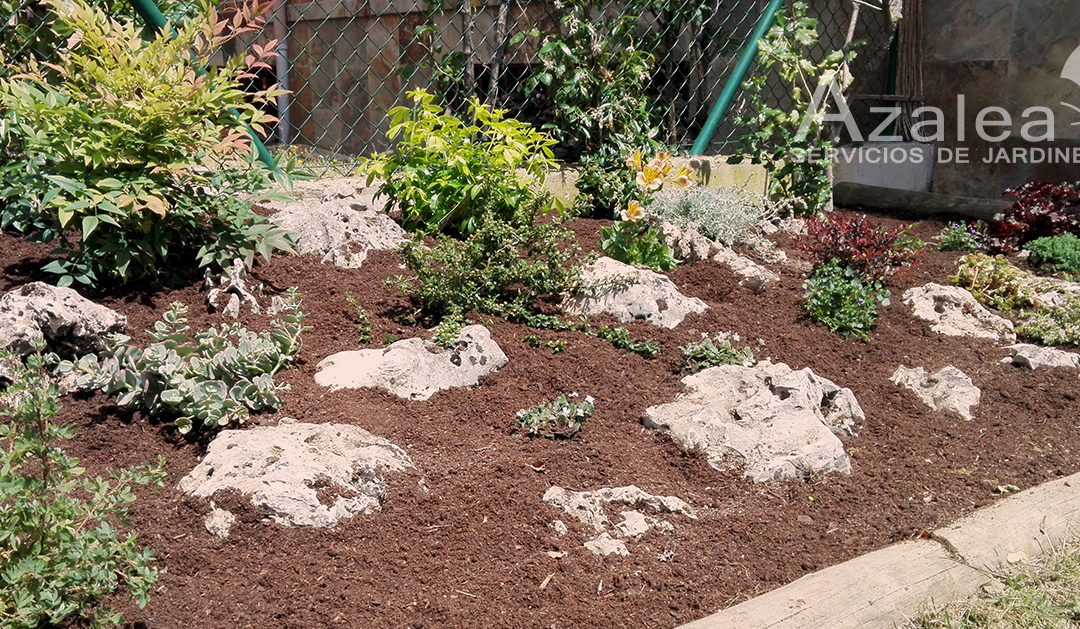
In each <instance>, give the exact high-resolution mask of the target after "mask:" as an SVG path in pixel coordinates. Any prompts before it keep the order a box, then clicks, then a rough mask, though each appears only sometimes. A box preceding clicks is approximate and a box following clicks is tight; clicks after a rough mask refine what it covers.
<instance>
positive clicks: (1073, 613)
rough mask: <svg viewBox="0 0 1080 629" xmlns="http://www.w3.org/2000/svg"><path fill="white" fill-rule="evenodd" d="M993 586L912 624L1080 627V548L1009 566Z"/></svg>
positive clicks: (932, 627)
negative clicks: (1079, 624) (974, 596)
mask: <svg viewBox="0 0 1080 629" xmlns="http://www.w3.org/2000/svg"><path fill="white" fill-rule="evenodd" d="M994 578H995V581H994V582H993V583H992V585H991V587H989V588H984V593H983V594H981V595H979V596H978V597H976V598H972V599H970V600H968V601H962V602H958V603H953V604H950V605H947V606H945V607H943V608H941V609H937V610H935V611H934V612H933V613H932V614H927V615H925V616H923V617H921V618H919V619H918V620H916V621H914V622H912V623H911V624H910V625H909V627H917V628H919V629H940V628H947V629H976V628H978V629H985V628H988V627H993V628H996V629H1014V628H1015V629H1021V628H1025V629H1026V628H1030V627H1040V628H1042V627H1046V628H1050V627H1062V628H1064V627H1076V626H1077V625H1078V623H1080V546H1075V545H1074V546H1069V547H1067V548H1065V549H1062V550H1061V551H1058V552H1056V553H1053V554H1051V555H1050V556H1048V557H1046V558H1044V559H1042V560H1040V561H1034V562H1025V563H1022V564H1017V565H1013V566H1009V567H1008V568H1006V569H1004V570H1003V571H1002V572H1001V573H999V574H996V575H994Z"/></svg>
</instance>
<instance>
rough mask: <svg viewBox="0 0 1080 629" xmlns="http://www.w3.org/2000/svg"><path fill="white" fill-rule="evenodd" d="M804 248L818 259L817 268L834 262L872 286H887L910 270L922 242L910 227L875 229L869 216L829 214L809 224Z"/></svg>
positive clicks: (881, 227) (809, 220)
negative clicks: (894, 276)
mask: <svg viewBox="0 0 1080 629" xmlns="http://www.w3.org/2000/svg"><path fill="white" fill-rule="evenodd" d="M806 230H807V235H806V237H805V238H804V239H803V248H804V249H805V250H806V251H808V252H809V253H810V254H811V255H812V256H813V257H814V266H815V267H817V266H820V265H822V264H824V263H826V262H829V261H830V260H836V261H838V262H840V264H841V265H842V266H849V267H851V268H853V269H855V270H856V271H858V272H859V274H861V275H862V276H863V278H864V279H865V280H866V281H867V282H869V283H875V282H884V281H885V280H887V279H889V278H890V277H892V276H893V275H895V274H896V273H897V272H898V271H900V270H901V269H903V268H904V267H907V266H910V265H911V264H912V262H913V261H914V259H915V253H916V251H917V250H918V248H919V246H918V240H917V239H916V238H914V237H912V236H911V235H910V234H909V231H910V227H909V226H908V225H904V224H902V225H898V226H896V227H893V228H891V229H890V228H887V227H884V226H881V225H875V224H874V223H873V222H872V221H871V220H870V219H869V218H867V217H866V215H857V216H845V215H841V214H828V215H826V216H825V218H824V219H821V218H817V217H814V218H810V219H807V221H806Z"/></svg>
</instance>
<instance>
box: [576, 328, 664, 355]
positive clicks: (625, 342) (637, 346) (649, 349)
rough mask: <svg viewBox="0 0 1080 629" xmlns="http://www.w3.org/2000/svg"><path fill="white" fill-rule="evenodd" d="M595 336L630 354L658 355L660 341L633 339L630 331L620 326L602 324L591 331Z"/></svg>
mask: <svg viewBox="0 0 1080 629" xmlns="http://www.w3.org/2000/svg"><path fill="white" fill-rule="evenodd" d="M592 334H594V335H595V336H596V338H598V339H601V340H603V341H607V342H608V343H611V344H612V345H614V346H615V347H617V348H619V349H625V350H626V351H628V352H630V353H631V354H637V355H638V356H641V357H642V358H650V359H651V358H656V357H657V356H659V355H660V350H661V346H660V343H658V342H656V341H654V340H652V339H635V338H632V337H631V336H630V331H629V330H627V329H626V328H624V327H622V326H621V325H620V326H607V325H602V326H600V329H599V330H597V331H595V332H592Z"/></svg>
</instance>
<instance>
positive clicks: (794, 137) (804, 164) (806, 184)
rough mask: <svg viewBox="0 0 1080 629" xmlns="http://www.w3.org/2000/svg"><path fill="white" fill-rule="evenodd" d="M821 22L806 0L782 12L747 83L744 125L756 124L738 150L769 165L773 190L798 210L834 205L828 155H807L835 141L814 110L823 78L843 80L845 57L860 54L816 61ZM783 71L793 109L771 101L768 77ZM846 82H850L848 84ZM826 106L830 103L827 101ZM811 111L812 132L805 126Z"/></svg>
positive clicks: (776, 196) (737, 159) (739, 158)
mask: <svg viewBox="0 0 1080 629" xmlns="http://www.w3.org/2000/svg"><path fill="white" fill-rule="evenodd" d="M818 38H819V35H818V22H817V20H815V19H813V18H810V17H807V16H806V3H805V2H792V3H791V4H790V5H789V6H788V7H787V8H786V9H784V10H782V11H781V12H780V13H779V14H777V16H776V23H775V25H774V26H773V27H772V28H771V29H770V30H769V31H768V32H767V33H766V34H765V36H764V37H763V38H762V39H761V40H760V41H759V42H758V65H757V70H755V72H754V73H753V75H752V77H751V78H750V79H748V80H747V81H746V82H744V83H743V93H744V94H746V105H745V106H744V107H743V110H742V111H743V114H742V116H741V117H740V119H739V124H740V126H743V127H747V128H749V129H750V131H749V132H748V133H746V134H745V135H743V136H742V137H741V138H739V150H738V154H737V155H734V156H733V157H732V158H731V162H732V163H738V162H741V161H742V160H743V159H744V157H749V158H750V161H751V163H754V164H764V166H765V169H766V170H767V171H768V174H769V188H768V191H769V195H770V196H771V197H772V198H774V199H786V200H788V201H789V202H790V204H791V206H790V207H791V209H792V211H793V212H794V213H795V214H796V215H808V214H814V213H815V212H820V211H824V210H827V209H828V206H829V202H830V199H831V198H832V183H831V182H830V181H829V172H828V160H826V159H807V156H813V155H814V154H815V152H817V153H818V157H820V152H821V151H823V150H824V149H827V148H829V147H830V146H832V143H831V142H830V141H829V140H828V139H827V138H826V137H825V136H826V130H825V128H824V125H823V124H822V119H821V118H822V116H823V115H824V113H825V111H824V109H825V107H824V106H822V107H821V109H822V111H818V112H817V115H814V113H813V112H811V111H810V105H811V103H812V100H813V95H814V91H815V90H816V89H817V87H818V85H819V83H827V82H829V81H832V80H834V79H837V80H840V79H841V78H846V77H840V73H841V68H842V67H843V64H844V60H845V59H847V60H849V61H850V60H851V59H853V58H854V56H855V53H854V52H851V51H848V52H847V53H846V55H845V53H844V52H843V51H840V50H836V51H833V52H831V53H829V54H828V55H826V56H825V58H824V59H822V60H821V61H819V62H817V63H815V62H814V61H813V60H812V56H811V51H812V50H813V49H814V48H815V47H817V44H818ZM774 74H775V75H777V76H779V78H780V79H781V81H782V82H783V84H784V86H785V88H787V90H786V91H787V93H788V94H790V96H791V100H790V105H789V108H788V109H787V110H784V109H779V108H777V107H772V106H770V105H769V104H768V103H767V102H766V98H767V95H768V87H767V84H768V81H769V79H770V77H771V76H773V75H774ZM843 87H845V88H846V87H847V86H846V85H843ZM823 105H824V104H823ZM808 114H809V115H810V124H809V125H808V126H807V129H806V133H805V134H803V135H800V133H799V129H800V127H801V126H802V125H803V121H804V119H805V118H806V117H807V115H808Z"/></svg>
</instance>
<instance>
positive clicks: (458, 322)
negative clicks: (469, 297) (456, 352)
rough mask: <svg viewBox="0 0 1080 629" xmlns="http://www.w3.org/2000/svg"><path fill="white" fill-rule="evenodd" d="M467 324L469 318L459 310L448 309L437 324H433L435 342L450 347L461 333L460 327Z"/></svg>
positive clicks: (440, 345)
mask: <svg viewBox="0 0 1080 629" xmlns="http://www.w3.org/2000/svg"><path fill="white" fill-rule="evenodd" d="M467 325H469V320H468V319H466V318H465V316H464V315H462V314H461V313H460V312H457V311H450V312H448V313H446V316H444V317H443V318H442V319H440V320H439V324H438V325H436V326H435V344H436V345H438V346H439V347H444V348H447V349H452V348H453V347H454V344H455V343H457V339H458V336H460V335H461V328H463V327H465V326H467Z"/></svg>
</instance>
